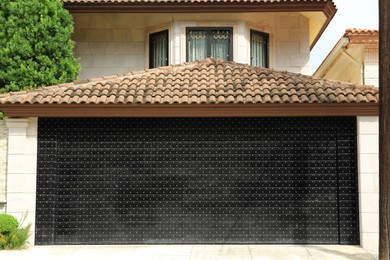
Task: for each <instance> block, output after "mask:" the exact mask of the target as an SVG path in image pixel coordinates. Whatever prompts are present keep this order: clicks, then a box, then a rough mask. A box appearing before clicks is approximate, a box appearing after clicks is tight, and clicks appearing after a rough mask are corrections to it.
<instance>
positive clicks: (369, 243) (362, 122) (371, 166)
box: [357, 117, 379, 253]
mask: <svg viewBox="0 0 390 260" xmlns="http://www.w3.org/2000/svg"><path fill="white" fill-rule="evenodd" d="M357 124H358V162H359V164H358V168H359V181H358V183H359V219H360V242H361V245H362V247H363V248H365V249H367V250H371V251H373V252H375V253H378V245H379V124H378V117H358V120H357Z"/></svg>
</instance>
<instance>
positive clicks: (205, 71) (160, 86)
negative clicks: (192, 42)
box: [0, 59, 379, 104]
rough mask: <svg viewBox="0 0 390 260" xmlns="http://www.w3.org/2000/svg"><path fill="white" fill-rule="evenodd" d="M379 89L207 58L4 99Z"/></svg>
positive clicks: (138, 99)
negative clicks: (212, 80) (215, 82)
mask: <svg viewBox="0 0 390 260" xmlns="http://www.w3.org/2000/svg"><path fill="white" fill-rule="evenodd" d="M210 79H222V80H223V81H218V83H217V86H215V85H214V84H210ZM225 79H229V80H225ZM173 82H174V84H173ZM118 86H120V87H118ZM378 95H379V94H378V88H375V87H371V86H357V85H353V84H350V83H342V82H338V81H331V80H324V79H318V78H314V77H311V76H304V75H301V74H296V73H290V72H282V71H277V70H272V69H266V68H261V67H253V66H249V65H245V64H239V63H235V62H226V61H223V60H217V59H206V60H203V61H195V62H189V63H184V64H179V65H173V66H169V67H161V68H156V69H151V70H147V71H141V72H136V73H133V74H131V73H128V74H125V75H115V76H113V77H103V78H99V79H95V80H91V81H89V82H83V83H71V84H61V85H57V86H51V87H44V88H40V89H36V90H30V91H23V92H13V93H8V94H4V95H0V104H80V103H82V104H223V103H225V104H226V103H231V104H236V103H237V104H238V103H241V104H249V103H250V104H252V103H258V104H262V103H278V104H279V103H283V104H286V103H287V104H288V103H378Z"/></svg>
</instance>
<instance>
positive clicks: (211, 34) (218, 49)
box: [187, 27, 233, 61]
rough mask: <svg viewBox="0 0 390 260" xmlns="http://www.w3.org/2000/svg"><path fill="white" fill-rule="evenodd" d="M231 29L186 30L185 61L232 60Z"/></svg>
mask: <svg viewBox="0 0 390 260" xmlns="http://www.w3.org/2000/svg"><path fill="white" fill-rule="evenodd" d="M232 31H233V30H232V28H210V27H204V28H199V27H196V28H187V61H195V60H204V59H206V58H208V57H211V58H218V59H224V60H228V61H231V60H232V59H233V55H232V54H233V46H232V45H233V44H232V42H233V40H232V38H233V34H232Z"/></svg>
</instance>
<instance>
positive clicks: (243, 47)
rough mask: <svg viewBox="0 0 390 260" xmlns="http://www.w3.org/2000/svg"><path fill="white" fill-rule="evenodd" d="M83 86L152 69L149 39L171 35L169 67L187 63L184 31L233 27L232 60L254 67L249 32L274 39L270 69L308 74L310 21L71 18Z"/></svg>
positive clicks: (278, 16)
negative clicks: (156, 34) (159, 34)
mask: <svg viewBox="0 0 390 260" xmlns="http://www.w3.org/2000/svg"><path fill="white" fill-rule="evenodd" d="M73 18H74V21H75V32H74V35H73V39H74V40H75V41H76V48H75V53H76V56H77V57H79V58H80V63H81V72H80V75H79V79H80V80H84V79H87V78H96V77H101V76H108V75H114V74H118V73H126V72H128V71H138V70H143V69H145V68H148V40H149V34H150V33H152V32H156V31H159V30H166V29H168V30H169V61H170V62H169V63H170V64H179V63H182V62H185V61H186V27H232V28H233V33H234V38H233V60H234V61H236V62H239V63H247V64H249V63H250V30H251V29H253V30H258V31H262V32H265V33H268V34H269V35H270V50H269V51H270V62H269V63H270V67H272V68H274V69H278V70H287V71H291V72H297V73H302V74H310V62H309V60H310V46H309V45H310V44H309V33H310V28H309V19H308V18H306V17H304V16H302V15H300V14H297V13H260V14H259V13H246V14H239V13H236V14H73Z"/></svg>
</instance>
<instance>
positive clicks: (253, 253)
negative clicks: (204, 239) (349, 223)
mask: <svg viewBox="0 0 390 260" xmlns="http://www.w3.org/2000/svg"><path fill="white" fill-rule="evenodd" d="M0 259H12V260H15V259H40V260H46V259H53V260H57V259H58V260H68V259H81V260H89V259H93V260H99V259H105V260H119V259H127V260H138V259H139V260H179V259H180V260H214V259H218V260H219V259H223V260H274V259H275V260H283V259H291V260H300V259H304V260H320V259H321V260H322V259H323V260H325V259H326V260H328V259H332V260H336V259H350V260H355V259H362V260H375V259H377V256H375V255H374V254H372V253H369V252H367V251H365V250H364V249H362V248H361V247H359V246H340V245H150V246H148V245H129V246H32V247H29V248H28V249H25V250H18V251H0Z"/></svg>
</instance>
